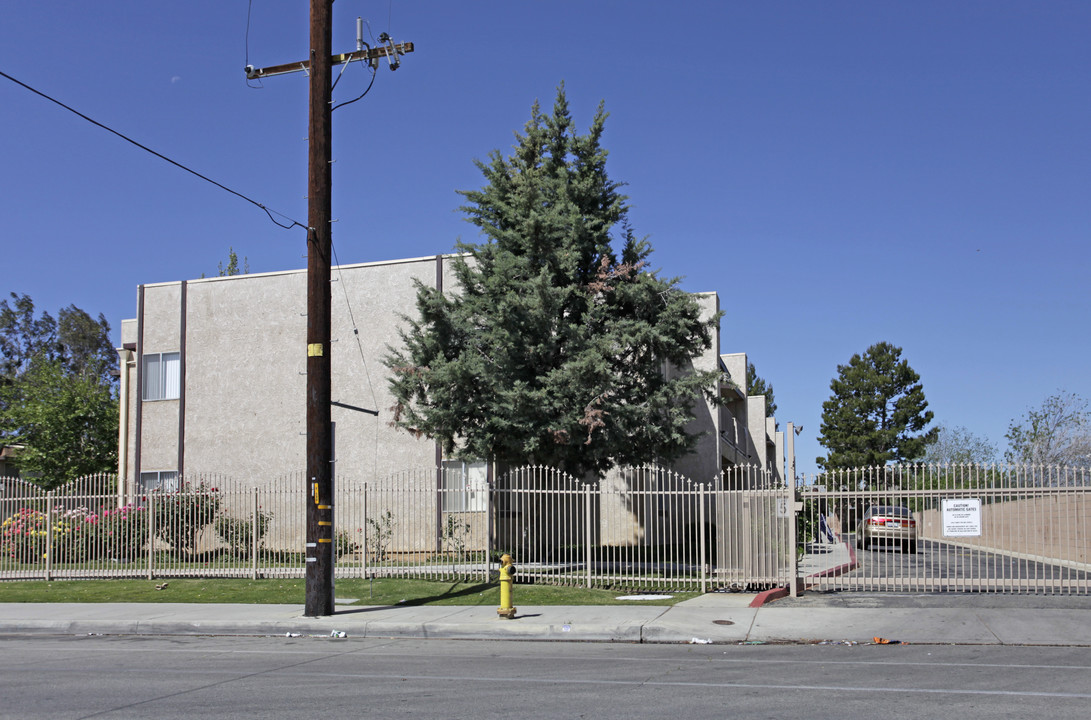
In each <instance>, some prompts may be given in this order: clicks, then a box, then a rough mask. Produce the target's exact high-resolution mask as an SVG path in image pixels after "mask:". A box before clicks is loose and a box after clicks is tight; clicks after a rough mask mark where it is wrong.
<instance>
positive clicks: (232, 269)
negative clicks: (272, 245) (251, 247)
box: [201, 247, 250, 278]
mask: <svg viewBox="0 0 1091 720" xmlns="http://www.w3.org/2000/svg"><path fill="white" fill-rule="evenodd" d="M249 274H250V262H249V260H248V258H245V257H244V258H243V259H242V269H241V270H240V269H239V256H238V254H237V253H236V252H235V248H233V247H228V248H227V267H224V264H223V261H222V260H221V261H220V262H219V263H217V265H216V276H217V277H231V276H233V275H249ZM204 276H205V274H204V273H201V277H202V278H203V277H204Z"/></svg>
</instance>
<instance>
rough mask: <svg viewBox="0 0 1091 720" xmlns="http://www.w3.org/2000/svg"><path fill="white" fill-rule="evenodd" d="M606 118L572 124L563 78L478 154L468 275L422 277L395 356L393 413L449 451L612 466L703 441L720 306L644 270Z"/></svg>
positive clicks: (597, 469)
mask: <svg viewBox="0 0 1091 720" xmlns="http://www.w3.org/2000/svg"><path fill="white" fill-rule="evenodd" d="M605 119H606V113H605V112H604V110H603V107H602V105H600V106H599V109H598V112H597V113H596V115H595V117H594V120H593V121H592V123H591V127H590V129H589V131H588V133H587V134H586V135H579V134H577V132H576V131H575V129H574V127H573V123H572V119H571V117H570V115H569V110H568V105H567V101H566V98H565V94H564V88H563V86H562V87H561V88H560V89H559V90H558V92H557V98H556V101H555V103H554V107H553V113H552V114H551V115H546V114H544V113H542V112H541V110H540V108H539V106H538V104H537V103H535V104H534V106H533V108H532V110H531V119H530V121H529V122H528V123H527V125H526V126H525V129H524V133H523V134H522V135H520V134H518V133H517V134H516V138H517V141H518V142H517V145H516V146H515V148H514V152H513V153H512V154H511V156H510V157H507V158H505V157H503V156H502V155H501V154H500V153H499V152H496V151H494V152H493V153H491V154H490V156H489V159H488V162H481V161H478V162H477V167H478V168H479V169H480V170H481V172H482V174H483V175H484V177H485V180H486V184H485V185H484V187H482V188H481V189H480V190H471V191H465V192H461V194H462V195H463V196H464V197H465V199H466V205H465V206H463V207H462V210H463V211H464V212H465V213H466V214H467V219H468V220H469V222H471V223H472V224H474V225H476V226H477V227H478V228H480V230H481V233H482V234H483V235H484V236H485V241H484V242H482V243H480V244H466V243H462V242H459V243H458V245H457V247H458V250H459V251H460V254H459V256H458V257H456V259H455V260H454V272H455V275H456V276H457V279H458V285H459V287H458V288H456V289H454V290H453V291H452V292H450V293H446V294H445V293H442V292H439V291H437V290H436V289H434V288H429V287H426V286H424V285H420V284H419V285H418V288H417V309H418V312H419V317H417V318H406V322H407V328H406V329H404V330H403V332H402V340H403V341H404V348H400V349H393V350H392V351H391V353H390V354H389V355H388V357H387V358H386V363H387V365H388V366H389V367H390V368H391V370H392V374H393V377H392V380H391V388H392V390H393V393H394V396H395V398H396V400H397V404H396V406H395V422H396V423H397V424H398V425H399V426H401V427H403V428H406V429H409V430H411V431H414V432H417V433H421V434H424V435H427V436H428V437H431V438H434V439H436V440H438V441H440V442H441V443H442V445H443V447H444V451H445V452H446V453H448V454H450V455H455V456H457V457H462V458H475V459H482V458H489V459H496V460H499V461H501V462H504V463H508V464H523V463H535V464H544V465H551V466H554V467H559V468H562V469H564V470H566V471H568V472H570V473H573V474H575V475H577V476H584V475H587V474H592V473H593V474H598V475H601V474H602V473H604V472H605V471H606V470H608V469H609V468H610V467H612V466H613V465H614V464H635V463H643V462H652V461H656V460H666V461H669V460H673V459H676V458H678V457H679V456H681V455H682V454H683V453H685V452H686V451H687V450H688V449H690V448H691V447H692V445H693V443H694V441H695V440H696V438H695V437H694V436H692V435H690V434H689V433H687V432H686V430H685V426H686V424H687V423H688V422H689V421H690V420H691V419H692V406H693V403H694V402H695V401H696V400H697V399H698V398H699V397H700V394H701V392H702V391H704V392H710V391H711V390H712V389H713V388H714V387H715V383H716V382H717V379H718V373H717V372H716V371H709V372H694V371H693V368H692V364H691V361H692V359H693V358H694V357H695V356H696V355H697V354H698V353H700V352H702V351H703V350H706V349H708V348H709V347H711V338H712V331H713V328H714V326H715V323H716V322H718V317H704V318H702V317H701V312H700V308H699V306H698V304H697V302H696V300H695V299H694V298H693V297H692V296H690V295H688V294H687V293H684V292H682V291H681V290H680V289H678V287H677V285H678V280H677V279H670V280H667V279H662V278H660V277H659V276H658V275H657V274H656V273H655V272H652V271H650V270H649V269H648V266H647V258H648V255H649V254H650V252H651V247H650V245H649V244H648V243H647V242H646V241H644V240H641V239H637V238H636V237H634V235H633V232H632V230H631V229H630V228H629V226H628V223H627V213H628V206H627V204H626V198H625V196H624V195H622V194H621V193H620V192H619V189H620V184H619V183H617V182H615V181H613V180H611V179H610V177H609V176H608V175H607V173H606V155H607V152H606V150H605V149H604V148H603V147H602V145H601V139H602V133H603V124H604V122H605ZM614 243H616V244H617V245H618V246H620V252H619V253H618V252H615V250H614V249H613V244H614Z"/></svg>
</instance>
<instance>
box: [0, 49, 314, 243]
mask: <svg viewBox="0 0 1091 720" xmlns="http://www.w3.org/2000/svg"><path fill="white" fill-rule="evenodd" d="M0 76H3V77H5V78H7V79H8V80H11V81H12V82H13V83H15V84H16V85H19V86H20V87H23V88H26V89H27V90H29V91H30V92H32V93H34V94H35V95H37V96H39V97H41V98H44V99H46V100H48V101H49V102H51V103H54V104H55V105H60V106H61V107H62V108H64V109H65V110H67V111H68V112H70V113H72V114H73V115H76V116H78V117H80V118H83V119H84V120H86V121H87V122H89V123H91V124H92V125H95V126H97V127H100V128H102V129H103V130H105V131H106V132H109V133H112V134H114V135H117V136H118V137H119V138H121V139H122V140H124V141H125V142H127V143H130V144H132V145H135V146H136V147H138V148H140V149H141V150H143V151H144V152H147V153H151V154H152V155H155V156H156V157H157V158H159V159H160V160H165V161H167V162H169V163H170V164H171V165H174V166H175V167H177V168H179V169H181V170H185V171H186V172H188V173H190V174H191V175H196V176H197V177H199V178H201V179H202V180H204V181H205V182H207V183H210V184H212V185H215V186H216V187H218V188H220V189H221V190H225V191H227V192H229V193H231V194H232V195H234V196H236V197H238V198H242V199H243V200H245V201H246V202H248V203H250V204H251V205H255V206H257V207H259V208H261V209H262V210H264V211H265V214H266V215H268V216H269V220H270V221H272V223H273V224H274V225H277V226H278V227H282V228H284V229H285V230H290V229H291V228H294V227H301V228H303V229H304V230H307V229H308V228H307V226H306V225H304V224H303V223H301V222H298V221H296V220H293V219H292V218H290V217H288V216H287V215H285V214H284V213H280V212H277V211H275V210H270V209H269V208H267V207H265V206H264V205H262V204H261V203H259V202H258V201H257V200H254V199H252V198H249V197H247V196H246V195H243V194H242V193H240V192H238V191H237V190H232V189H231V188H229V187H227V186H226V185H223V184H221V183H218V182H216V181H215V180H213V179H212V178H210V177H207V176H205V175H202V174H201V173H199V172H197V171H196V170H193V169H191V168H188V167H186V166H185V165H183V164H182V163H180V162H178V161H176V160H172V159H170V158H169V157H167V156H166V155H164V154H162V153H159V152H156V151H155V150H152V149H151V148H150V147H148V146H147V145H141V144H140V143H138V142H137V141H136V140H133V139H132V138H131V137H128V136H127V135H123V134H122V133H119V132H118V131H117V130H114V129H113V128H111V127H108V126H106V125H103V124H102V123H100V122H99V121H97V120H95V119H93V118H90V117H88V116H86V115H84V114H83V113H81V112H80V111H79V110H76V109H75V108H73V107H70V106H68V105H65V104H64V103H63V102H61V101H60V100H57V99H56V98H53V97H50V96H49V95H46V94H45V93H44V92H42V91H41V90H36V89H35V88H32V87H31V86H30V85H27V84H26V83H25V82H21V81H19V80H16V79H15V78H13V77H12V76H11V75H8V74H7V73H6V72H4V71H2V70H0ZM273 215H278V216H279V217H282V218H284V219H285V220H287V221H289V222H288V223H283V222H280V221H278V220H277V219H276V218H275V217H273Z"/></svg>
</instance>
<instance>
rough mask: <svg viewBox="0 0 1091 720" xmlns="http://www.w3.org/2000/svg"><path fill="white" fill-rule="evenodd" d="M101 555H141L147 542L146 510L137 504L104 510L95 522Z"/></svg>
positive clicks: (123, 557) (112, 557) (128, 557)
mask: <svg viewBox="0 0 1091 720" xmlns="http://www.w3.org/2000/svg"><path fill="white" fill-rule="evenodd" d="M96 535H97V536H98V538H97V539H98V549H99V552H100V553H101V555H100V556H101V557H104V558H107V559H110V560H133V559H135V558H139V557H143V555H144V550H145V546H146V544H147V542H148V511H147V510H146V509H145V508H142V507H140V506H138V505H125V506H124V507H120V508H118V509H117V510H105V511H103V512H102V513H100V514H99V516H98V521H97V523H96Z"/></svg>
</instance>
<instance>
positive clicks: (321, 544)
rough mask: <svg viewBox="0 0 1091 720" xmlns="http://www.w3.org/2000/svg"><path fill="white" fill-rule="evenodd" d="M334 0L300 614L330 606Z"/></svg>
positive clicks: (322, 78) (318, 63)
mask: <svg viewBox="0 0 1091 720" xmlns="http://www.w3.org/2000/svg"><path fill="white" fill-rule="evenodd" d="M332 16H333V0H311V57H310V81H311V82H310V129H309V130H308V132H307V138H308V144H309V148H308V155H307V157H308V161H307V188H308V190H307V203H308V204H307V225H308V226H309V227H308V230H307V478H308V482H309V483H310V492H309V493H308V498H307V552H306V555H307V561H306V562H307V582H306V603H305V608H304V611H303V614H304V615H306V616H307V617H316V616H320V615H332V614H333V600H334V598H333V562H334V548H335V546H336V543H335V542H334V534H333V464H332V463H331V462H330V460H331V459H332V458H333V428H332V425H331V423H332V420H331V415H330V267H331V263H330V256H331V254H332V253H331V248H332V242H331V237H330V236H331V230H330V220H331V218H330V213H331V208H332V203H331V193H332V184H333V183H332V179H333V173H332V172H331V170H330V161H331V159H332V147H331V145H332V143H331V139H332V132H331V126H332V122H331V121H332V115H333V113H332V111H331V109H330V108H331V105H330V96H331V90H330V83H331V82H332V80H333V72H332V70H331V68H332V67H333V64H332V63H331V62H330V53H331V52H333V50H332V47H333V29H332V28H333V25H332V19H333V17H332Z"/></svg>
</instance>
